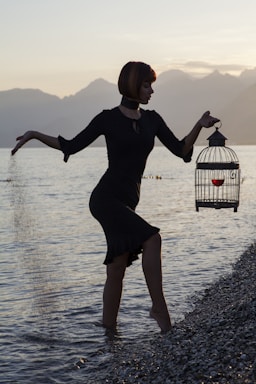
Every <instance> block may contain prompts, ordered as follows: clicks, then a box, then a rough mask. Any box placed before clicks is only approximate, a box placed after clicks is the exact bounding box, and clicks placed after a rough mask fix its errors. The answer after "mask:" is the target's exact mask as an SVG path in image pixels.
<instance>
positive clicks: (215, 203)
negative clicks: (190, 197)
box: [195, 128, 240, 212]
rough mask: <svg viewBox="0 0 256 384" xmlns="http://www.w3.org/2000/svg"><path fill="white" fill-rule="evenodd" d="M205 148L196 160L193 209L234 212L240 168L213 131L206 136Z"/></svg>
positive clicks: (236, 205) (221, 137)
mask: <svg viewBox="0 0 256 384" xmlns="http://www.w3.org/2000/svg"><path fill="white" fill-rule="evenodd" d="M208 140H209V146H208V147H206V148H204V149H203V150H202V151H201V152H200V153H199V155H198V157H197V160H196V171H195V200H196V210H197V211H199V207H205V208H215V209H221V208H233V209H234V212H237V208H238V205H239V193H240V168H239V161H238V158H237V155H236V154H235V152H234V151H233V150H232V149H231V148H228V147H226V146H225V140H227V139H226V137H225V136H223V135H222V134H221V133H220V132H219V128H216V130H215V132H214V133H213V134H212V135H211V136H210V137H208Z"/></svg>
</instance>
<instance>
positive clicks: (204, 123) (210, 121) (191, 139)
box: [183, 111, 220, 155]
mask: <svg viewBox="0 0 256 384" xmlns="http://www.w3.org/2000/svg"><path fill="white" fill-rule="evenodd" d="M219 121H220V120H219V119H217V118H216V117H213V116H211V115H210V112H209V111H207V112H205V113H204V114H203V116H202V117H201V119H199V120H198V122H197V123H196V124H195V126H194V128H193V129H192V130H191V131H190V132H189V134H188V135H187V136H186V137H185V146H184V148H183V151H184V154H185V155H186V154H187V153H189V151H190V150H191V148H192V147H193V144H194V143H195V141H196V139H197V137H198V135H199V133H200V131H201V129H202V128H203V127H205V128H210V127H212V126H213V125H214V124H215V123H217V122H219Z"/></svg>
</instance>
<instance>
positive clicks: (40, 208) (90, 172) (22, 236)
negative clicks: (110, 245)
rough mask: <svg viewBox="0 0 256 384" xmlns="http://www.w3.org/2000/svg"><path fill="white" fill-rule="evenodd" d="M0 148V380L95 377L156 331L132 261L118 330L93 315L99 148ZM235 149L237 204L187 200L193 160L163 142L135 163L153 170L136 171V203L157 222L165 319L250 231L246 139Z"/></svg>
mask: <svg viewBox="0 0 256 384" xmlns="http://www.w3.org/2000/svg"><path fill="white" fill-rule="evenodd" d="M199 150H200V149H199ZM199 150H198V152H199ZM1 151H2V152H1V155H2V156H1V159H3V161H2V163H1V168H0V180H2V181H3V180H5V181H6V180H8V182H3V183H1V185H0V187H1V189H0V198H1V202H2V205H1V208H0V209H1V215H0V224H1V225H0V235H1V249H0V255H1V257H0V284H1V302H0V313H1V315H0V316H1V325H2V330H1V335H0V341H1V347H0V353H1V360H2V361H1V363H2V364H1V366H0V382H1V380H2V378H3V377H4V379H5V381H4V382H8V380H9V382H12V381H13V382H19V383H20V382H23V383H26V384H27V383H34V382H36V381H38V382H40V383H57V382H60V383H65V382H67V383H70V382H72V381H73V382H75V383H84V382H88V383H89V382H92V383H97V380H98V382H102V381H100V380H101V378H104V372H105V370H106V369H107V368H108V366H109V364H111V358H112V357H113V356H115V359H116V358H117V355H118V350H119V349H120V348H122V345H123V343H133V344H134V343H138V345H141V343H143V345H144V346H146V345H147V343H148V344H150V340H151V339H152V337H156V335H158V328H157V326H156V324H155V323H154V322H152V321H151V320H150V318H149V316H148V310H149V308H150V300H149V297H148V294H147V288H146V284H145V282H144V278H143V273H142V269H141V262H140V261H138V262H136V263H135V264H134V265H133V266H132V267H130V268H129V269H128V270H127V274H126V279H125V284H124V294H123V301H122V304H121V310H120V316H119V322H120V327H119V333H118V334H117V335H115V337H114V338H109V337H106V335H105V331H104V329H103V328H102V327H101V326H99V324H100V320H101V311H102V290H103V284H104V280H105V266H104V265H102V262H103V260H104V257H105V248H106V247H105V239H104V235H103V233H102V231H101V229H100V227H99V225H98V223H97V222H96V221H95V220H94V219H93V218H92V217H91V215H90V212H89V209H88V199H89V195H90V192H91V190H92V189H93V187H94V185H95V184H96V182H97V180H98V179H99V177H100V176H101V174H102V172H103V171H104V169H105V166H106V154H105V151H104V149H102V148H90V149H88V151H85V152H81V153H80V154H78V155H77V156H76V157H74V158H72V159H71V160H70V162H69V163H68V164H65V163H63V162H62V158H61V155H60V154H59V153H56V152H55V151H52V150H48V149H25V150H24V151H20V152H19V153H18V155H17V156H15V157H12V158H10V157H9V152H8V151H7V150H1ZM236 152H237V154H238V157H239V160H240V164H241V169H242V178H243V184H242V188H241V204H240V206H239V209H238V212H237V213H234V212H233V210H232V211H231V210H203V209H202V211H200V212H199V213H198V212H196V211H195V206H194V164H193V163H190V164H188V165H184V164H182V163H181V162H180V160H179V159H176V158H174V157H170V156H169V154H168V152H167V151H166V150H164V149H163V148H157V149H156V150H155V152H154V153H153V154H152V157H151V159H150V161H149V163H148V167H147V170H146V172H147V174H148V175H159V176H160V177H159V178H152V177H147V174H146V175H145V178H144V179H143V184H142V200H141V203H140V205H139V207H138V212H139V213H140V214H142V215H143V217H145V219H147V220H149V221H150V222H151V223H152V224H153V225H156V226H158V227H160V228H161V233H162V237H163V269H164V289H165V292H166V297H167V302H168V305H169V307H170V309H171V312H172V318H173V320H174V321H179V320H180V319H182V318H183V316H184V313H185V312H186V311H187V310H189V309H191V308H192V304H191V300H189V297H190V296H191V295H192V294H193V293H194V292H195V291H198V290H201V289H203V288H204V287H206V286H207V284H209V283H210V282H211V281H213V280H214V279H216V278H218V276H220V275H221V274H223V273H226V272H227V271H228V270H229V269H230V267H231V264H232V263H233V262H234V260H235V259H236V258H238V257H239V256H240V254H241V253H242V251H243V250H244V249H245V248H246V247H247V246H248V245H249V243H250V242H251V241H253V240H254V236H255V235H254V234H255V217H254V210H255V204H256V203H255V199H254V196H255V176H254V169H255V165H256V164H255V163H256V159H255V158H254V148H250V147H249V148H244V147H241V148H240V147H239V148H238V150H236ZM195 158H196V154H195ZM42 159H43V162H42ZM14 362H15V363H14ZM81 372H82V374H81ZM95 372H97V376H95ZM21 377H22V378H23V379H22V380H23V381H20V378H21ZM85 378H86V381H85ZM17 380H18V381H17ZM90 380H91V381H90Z"/></svg>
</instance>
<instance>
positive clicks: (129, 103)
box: [121, 96, 139, 109]
mask: <svg viewBox="0 0 256 384" xmlns="http://www.w3.org/2000/svg"><path fill="white" fill-rule="evenodd" d="M121 105H123V106H124V107H126V108H129V109H138V108H139V102H138V101H136V100H131V99H127V97H125V96H123V97H122V100H121Z"/></svg>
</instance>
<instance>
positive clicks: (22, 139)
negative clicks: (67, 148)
mask: <svg viewBox="0 0 256 384" xmlns="http://www.w3.org/2000/svg"><path fill="white" fill-rule="evenodd" d="M33 139H35V140H39V141H41V142H42V143H44V144H45V145H48V147H51V148H55V149H59V150H60V143H59V140H58V138H57V137H53V136H49V135H45V134H44V133H41V132H37V131H27V132H26V133H24V135H22V136H19V137H17V139H16V140H17V141H18V143H17V144H16V146H15V147H14V148H13V150H12V155H14V154H15V153H16V152H17V151H18V150H19V149H20V148H21V147H22V146H23V145H24V144H26V143H27V142H28V141H30V140H33Z"/></svg>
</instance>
